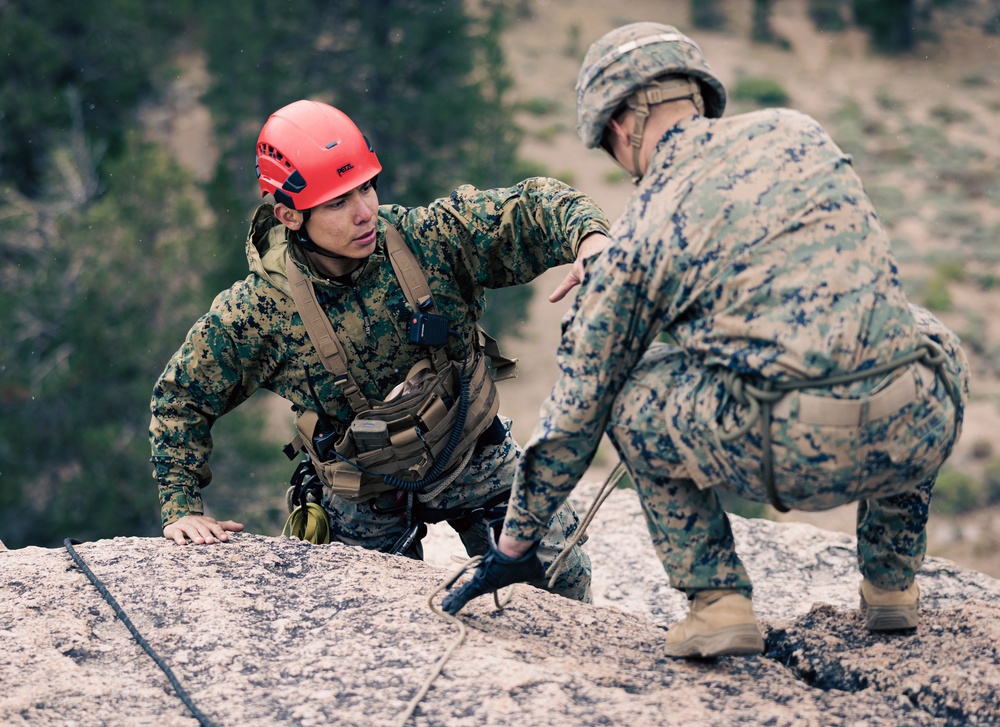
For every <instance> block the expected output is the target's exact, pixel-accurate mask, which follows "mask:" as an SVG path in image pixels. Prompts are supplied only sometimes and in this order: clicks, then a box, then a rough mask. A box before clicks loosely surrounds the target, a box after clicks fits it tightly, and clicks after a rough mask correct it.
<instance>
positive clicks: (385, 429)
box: [286, 225, 516, 500]
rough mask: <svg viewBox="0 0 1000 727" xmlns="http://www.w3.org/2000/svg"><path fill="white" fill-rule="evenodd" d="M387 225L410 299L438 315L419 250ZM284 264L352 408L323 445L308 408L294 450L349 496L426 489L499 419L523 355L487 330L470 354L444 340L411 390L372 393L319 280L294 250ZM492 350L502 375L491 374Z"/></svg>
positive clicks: (409, 383)
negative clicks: (504, 392) (346, 423)
mask: <svg viewBox="0 0 1000 727" xmlns="http://www.w3.org/2000/svg"><path fill="white" fill-rule="evenodd" d="M385 230H386V249H387V253H388V257H389V261H390V263H391V264H392V266H393V271H394V272H395V274H396V278H397V280H398V281H399V283H400V286H401V287H402V289H403V292H404V294H405V296H406V299H407V302H408V303H409V304H410V305H411V306H412V307H413V308H414V310H415V311H418V312H422V313H429V314H430V313H434V311H436V306H435V304H434V299H433V297H432V296H431V292H430V288H429V286H428V283H427V280H426V277H425V276H424V274H423V272H422V270H421V269H420V266H419V263H418V262H417V259H416V257H415V256H414V254H413V252H412V251H411V250H410V249H409V248H408V247H407V246H406V244H405V242H404V241H403V238H402V236H401V235H400V234H399V232H398V230H396V229H395V227H393V226H392V225H387V226H386V228H385ZM286 263H287V265H286V267H287V275H288V280H289V283H290V284H291V289H292V298H293V300H294V301H295V305H296V307H297V308H298V311H299V314H300V316H301V318H302V322H303V324H304V325H305V328H306V331H307V333H308V334H309V338H310V340H311V341H312V342H313V345H314V346H315V348H316V352H317V354H318V355H319V358H320V360H321V361H322V362H323V366H324V367H325V368H326V369H327V371H329V372H330V373H332V374H333V376H334V383H335V384H336V385H337V386H338V387H339V389H340V391H341V392H342V393H343V394H344V396H345V397H346V398H347V400H348V402H349V403H350V405H351V408H352V410H353V411H354V413H355V418H354V420H353V422H352V426H351V427H350V429H349V431H347V432H346V433H343V435H339V434H338V435H336V436H339V437H340V439H339V440H338V441H336V442H335V444H334V441H333V440H335V439H336V436H333V435H329V434H324V435H323V436H324V437H325V438H326V440H328V441H327V443H328V444H329V445H331V446H327V447H326V448H325V450H324V452H323V453H320V452H318V451H317V449H318V448H317V446H316V441H317V440H316V436H315V432H317V431H318V430H317V429H316V421H317V415H316V413H314V412H305V413H303V414H301V415H300V416H299V419H298V421H297V423H296V424H297V426H298V428H299V436H298V437H296V439H295V440H294V441H293V442H292V445H291V447H292V451H293V452H294V451H297V450H298V449H305V451H306V452H307V453H308V454H309V455H310V456H311V457H312V459H313V460H314V464H315V466H316V469H317V473H318V474H319V476H320V478H321V480H322V481H323V482H324V484H326V485H327V486H329V487H330V489H331V491H332V492H334V493H336V494H338V495H340V496H342V497H346V498H348V499H353V500H363V499H367V498H368V497H371V496H373V495H375V494H377V493H378V492H382V491H385V490H392V489H396V490H402V491H405V492H411V493H412V492H420V491H423V489H424V488H425V487H427V486H429V485H432V484H434V483H436V482H437V481H438V479H439V478H441V477H442V476H443V475H446V474H447V472H448V470H449V468H454V466H455V465H456V463H458V462H460V461H461V460H462V455H463V454H465V453H466V452H467V451H469V450H470V448H471V447H472V446H473V445H474V444H475V442H476V440H477V439H478V437H479V436H480V435H481V434H482V433H483V432H485V431H486V430H487V429H488V428H489V427H490V425H491V424H492V422H493V419H494V418H495V417H496V414H497V411H498V409H499V398H498V395H497V391H496V387H495V385H494V380H496V379H499V378H501V376H503V377H506V378H509V377H510V376H511V375H516V368H515V366H516V360H512V359H506V358H504V357H502V356H500V355H499V348H498V347H497V346H496V341H494V340H493V339H492V338H489V337H488V336H486V335H485V333H483V332H482V331H481V329H480V330H479V331H477V333H476V337H475V340H474V341H473V348H474V350H473V352H472V353H471V354H470V355H469V356H468V357H467V358H466V360H465V361H464V362H462V363H459V362H454V361H451V360H449V359H448V356H447V352H446V350H445V347H444V345H437V346H433V347H431V351H430V352H429V354H428V357H427V358H426V359H423V360H422V361H420V362H419V363H418V364H417V365H416V366H414V367H413V368H412V369H411V370H410V372H409V373H408V375H407V379H406V382H405V385H404V386H403V388H402V391H403V392H404V393H402V394H400V395H397V396H395V397H393V396H390V398H389V399H387V400H386V401H369V400H368V399H367V398H365V396H364V394H363V393H362V391H361V387H360V386H358V384H357V381H356V380H355V379H354V376H353V375H352V374H351V372H350V369H349V366H348V359H347V352H346V349H345V348H344V345H343V344H342V343H341V342H340V340H339V339H338V338H337V334H336V333H335V331H334V329H333V326H332V324H331V322H330V319H329V317H328V316H327V314H326V312H325V311H324V310H323V309H322V307H321V306H320V304H319V301H318V300H317V299H316V293H315V289H314V287H313V284H312V281H311V280H310V279H309V278H308V277H306V276H305V274H303V272H302V271H301V270H300V269H299V267H298V265H296V263H295V262H294V261H293V260H292V259H291V257H290V256H287V257H286ZM484 353H485V354H486V355H484ZM494 354H495V356H494ZM487 356H489V357H490V358H491V359H492V360H493V365H494V368H495V369H496V370H497V372H498V373H499V374H500V376H491V375H490V370H489V365H488V364H487V361H486V358H487ZM397 388H400V387H397ZM319 405H320V403H319V402H317V406H319ZM331 450H332V451H331ZM324 453H325V454H326V455H327V456H321V455H322V454H324Z"/></svg>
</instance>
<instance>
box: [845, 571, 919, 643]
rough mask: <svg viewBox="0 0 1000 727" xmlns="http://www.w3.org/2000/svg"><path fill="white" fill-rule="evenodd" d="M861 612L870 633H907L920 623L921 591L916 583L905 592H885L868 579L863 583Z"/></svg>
mask: <svg viewBox="0 0 1000 727" xmlns="http://www.w3.org/2000/svg"><path fill="white" fill-rule="evenodd" d="M859 590H860V592H861V611H862V613H864V615H865V626H866V627H867V629H868V630H869V631H905V630H906V629H915V628H917V623H919V621H920V589H919V588H917V584H916V583H915V582H914V583H912V584H910V587H909V588H907V589H906V590H905V591H883V590H882V589H881V588H876V587H875V586H873V585H872V584H871V582H870V581H869V580H868V579H867V578H866V579H865V580H863V581H861V588H860V589H859Z"/></svg>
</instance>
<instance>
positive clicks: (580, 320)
mask: <svg viewBox="0 0 1000 727" xmlns="http://www.w3.org/2000/svg"><path fill="white" fill-rule="evenodd" d="M665 248H666V246H665V245H661V244H657V242H656V241H655V239H654V240H651V241H647V242H646V243H645V244H644V245H641V246H635V247H630V246H628V245H626V246H625V247H623V246H622V245H621V244H614V245H612V246H611V247H609V248H608V249H607V250H606V252H605V253H604V254H603V255H601V256H598V257H596V258H592V259H591V261H590V262H589V263H588V271H587V279H586V280H585V281H584V285H583V288H582V289H581V292H580V294H579V296H578V299H577V304H576V308H575V309H574V311H573V313H572V316H571V318H570V319H569V320H568V322H567V323H566V324H565V328H564V331H563V337H562V341H561V343H560V346H559V353H558V362H559V372H560V376H559V379H558V380H557V381H556V384H555V386H554V387H553V389H552V393H551V394H550V395H549V398H548V399H547V400H546V401H545V403H544V404H543V406H542V410H541V414H540V417H539V420H538V422H537V424H536V425H535V429H534V431H533V432H532V436H531V441H529V443H528V446H527V447H526V448H525V450H524V455H523V457H522V458H521V462H520V464H519V467H518V474H517V478H516V479H515V484H514V489H513V492H512V494H511V499H510V506H509V509H508V514H507V523H506V532H507V534H508V535H510V536H512V537H514V538H517V539H519V540H538V539H540V538H541V537H542V536H543V535H544V533H545V530H546V523H547V522H548V520H549V518H550V517H551V515H552V513H554V512H555V511H556V510H557V509H558V507H559V506H560V505H561V504H562V503H563V502H564V501H565V500H566V498H567V497H568V496H569V493H570V492H571V491H572V489H573V487H575V486H576V484H577V482H579V480H580V478H581V477H582V476H583V474H584V472H586V470H587V467H589V466H590V463H591V461H592V460H593V458H594V454H595V452H596V451H597V446H598V445H599V444H600V440H601V436H602V435H603V433H604V430H605V425H606V423H607V421H608V418H609V416H610V411H611V406H612V404H613V403H614V400H615V397H616V396H617V394H618V391H619V390H620V389H621V387H622V385H623V383H624V381H625V379H626V377H627V376H628V375H629V372H630V371H631V370H632V369H633V368H634V366H635V364H636V362H637V361H638V360H639V358H640V357H641V356H642V353H643V352H644V351H645V350H646V349H647V348H648V346H649V344H650V343H651V342H652V340H653V339H655V337H656V336H657V335H658V333H659V330H660V326H659V324H658V320H659V318H660V316H661V311H660V310H659V307H658V303H657V301H656V296H652V295H650V294H649V291H650V289H651V286H655V285H656V282H655V279H653V280H651V277H655V276H649V275H648V273H647V271H649V270H658V269H660V268H661V267H662V262H661V260H662V257H663V255H664V250H665ZM654 289H655V288H654Z"/></svg>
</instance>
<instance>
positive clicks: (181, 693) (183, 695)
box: [63, 538, 213, 727]
mask: <svg viewBox="0 0 1000 727" xmlns="http://www.w3.org/2000/svg"><path fill="white" fill-rule="evenodd" d="M79 544H80V541H79V540H75V539H73V538H66V539H65V540H64V541H63V545H64V546H66V551H67V552H68V553H69V554H70V557H71V558H72V559H73V561H74V562H75V563H76V565H77V566H78V567H79V568H80V570H82V571H83V572H84V573H85V574H86V576H87V578H89V579H90V582H91V583H93V584H94V588H96V589H97V592H98V593H100V594H101V595H102V596H104V600H105V601H107V602H108V605H109V606H111V610H112V611H114V612H115V615H116V616H117V617H118V618H119V619H120V620H121V622H122V623H123V624H125V628H127V629H128V630H129V633H131V634H132V637H133V638H134V639H135V640H136V643H138V644H139V646H141V647H142V649H143V651H145V652H146V653H147V654H148V655H149V658H151V659H152V660H153V662H154V663H155V664H156V665H157V666H158V667H160V670H161V671H162V672H163V673H164V674H166V675H167V679H169V680H170V684H171V685H172V686H173V688H174V691H175V692H176V693H177V696H178V697H180V699H181V701H182V702H184V706H186V707H187V708H188V709H189V710H190V711H191V714H192V715H194V718H195V719H196V720H198V724H200V725H201V726H202V727H213V724H212V722H211V721H210V720H209V719H208V717H206V716H205V715H204V714H202V712H201V710H199V709H198V708H197V707H196V706H195V705H194V702H192V701H191V696H190V695H189V694H188V693H187V691H185V689H184V687H182V686H181V683H180V682H179V681H177V677H176V676H174V673H173V671H171V669H170V667H169V666H168V665H167V663H166V662H165V661H163V659H161V658H160V656H159V655H158V654H157V653H156V652H155V651H154V650H153V647H152V646H150V645H149V642H148V641H146V639H145V638H143V636H142V634H140V633H139V630H138V629H136V627H135V626H134V625H133V624H132V620H131V619H130V618H129V617H128V616H126V615H125V612H124V611H123V610H122V607H121V606H119V605H118V602H117V601H116V600H115V597H114V596H112V595H111V592H110V591H108V589H107V587H106V586H105V585H104V583H103V582H101V580H100V579H99V578H98V577H97V576H96V575H94V572H93V571H92V570H90V568H89V567H88V566H87V564H86V563H85V562H84V561H83V558H81V557H80V554H79V553H77V552H76V549H75V548H74V547H73V546H74V545H79Z"/></svg>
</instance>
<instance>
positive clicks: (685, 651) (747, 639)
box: [664, 624, 764, 659]
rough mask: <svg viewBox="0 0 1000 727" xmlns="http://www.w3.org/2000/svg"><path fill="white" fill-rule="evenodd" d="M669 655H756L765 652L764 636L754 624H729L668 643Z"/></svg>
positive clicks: (704, 656)
mask: <svg viewBox="0 0 1000 727" xmlns="http://www.w3.org/2000/svg"><path fill="white" fill-rule="evenodd" d="M664 653H665V654H666V655H667V656H674V657H682V658H689V657H695V658H702V659H712V658H714V657H716V656H754V655H756V654H763V653H764V637H763V636H761V634H760V629H759V628H758V627H757V626H756V625H754V624H746V625H743V626H727V627H726V628H724V629H719V630H718V631H716V632H715V633H714V634H708V635H705V636H692V637H690V638H689V639H686V640H684V641H682V642H681V643H679V644H667V645H666V647H665V648H664Z"/></svg>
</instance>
